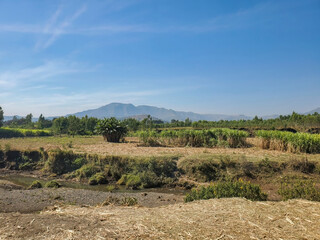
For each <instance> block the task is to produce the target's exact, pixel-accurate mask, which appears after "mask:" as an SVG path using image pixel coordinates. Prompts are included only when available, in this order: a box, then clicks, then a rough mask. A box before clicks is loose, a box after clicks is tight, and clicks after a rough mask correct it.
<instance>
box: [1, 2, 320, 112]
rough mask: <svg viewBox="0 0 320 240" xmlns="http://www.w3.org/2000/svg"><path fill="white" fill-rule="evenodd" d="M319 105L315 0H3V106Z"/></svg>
mask: <svg viewBox="0 0 320 240" xmlns="http://www.w3.org/2000/svg"><path fill="white" fill-rule="evenodd" d="M111 102H123V103H133V104H135V105H153V106H159V107H166V108H172V109H175V110H182V111H194V112H198V113H222V114H232V115H236V114H246V115H269V114H277V113H278V114H287V113H291V112H292V111H293V110H295V111H298V112H306V111H309V110H311V109H314V108H317V107H320V1H319V0H270V1H268V0H266V1H258V0H241V1H238V0H233V1H231V0H223V1H222V0H219V1H217V0H105V1H104V0H90V1H89V0H88V1H80V0H77V1H75V0H68V1H66V0H65V1H58V0H57V1H52V0H33V1H32V0H30V1H24V0H20V1H19V0H16V1H12V0H0V106H2V107H3V108H4V111H5V115H26V114H28V113H30V112H32V113H33V114H34V115H35V116H38V115H39V114H40V113H43V114H45V116H55V115H64V114H68V113H74V112H77V111H82V110H87V109H91V108H96V107H99V106H102V105H105V104H108V103H111Z"/></svg>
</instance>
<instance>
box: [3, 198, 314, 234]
mask: <svg viewBox="0 0 320 240" xmlns="http://www.w3.org/2000/svg"><path fill="white" fill-rule="evenodd" d="M0 223H1V225H0V239H320V227H319V226H320V203H315V202H309V201H304V200H291V201H287V202H251V201H248V200H245V199H239V198H233V199H212V200H206V201H197V202H192V203H187V204H175V205H170V206H166V207H157V208H145V207H121V206H107V207H75V206H67V207H56V208H53V209H51V210H48V211H43V212H41V213H40V214H18V213H15V214H13V213H11V214H9V213H6V214H1V215H0Z"/></svg>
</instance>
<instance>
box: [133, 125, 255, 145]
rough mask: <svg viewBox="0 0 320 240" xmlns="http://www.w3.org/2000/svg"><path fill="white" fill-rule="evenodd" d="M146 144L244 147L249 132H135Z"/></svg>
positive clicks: (222, 129)
mask: <svg viewBox="0 0 320 240" xmlns="http://www.w3.org/2000/svg"><path fill="white" fill-rule="evenodd" d="M137 135H138V136H139V137H140V139H141V141H142V142H143V144H144V145H147V146H160V145H163V146H190V147H215V146H226V147H232V148H236V147H245V146H247V143H246V138H247V137H248V136H249V134H248V133H247V132H245V131H239V130H231V129H224V128H221V129H220V128H217V129H210V130H164V131H161V132H157V131H140V132H138V133H137Z"/></svg>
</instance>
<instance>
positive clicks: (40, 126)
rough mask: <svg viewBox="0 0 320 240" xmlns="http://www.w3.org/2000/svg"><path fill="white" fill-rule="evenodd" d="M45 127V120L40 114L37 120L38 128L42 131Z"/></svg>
mask: <svg viewBox="0 0 320 240" xmlns="http://www.w3.org/2000/svg"><path fill="white" fill-rule="evenodd" d="M44 125H45V118H44V116H43V115H42V114H40V116H39V119H38V128H39V129H43V128H44Z"/></svg>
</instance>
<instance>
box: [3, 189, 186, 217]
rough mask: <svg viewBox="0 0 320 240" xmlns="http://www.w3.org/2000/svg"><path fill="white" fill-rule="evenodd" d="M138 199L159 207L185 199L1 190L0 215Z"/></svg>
mask: <svg viewBox="0 0 320 240" xmlns="http://www.w3.org/2000/svg"><path fill="white" fill-rule="evenodd" d="M109 197H113V198H118V199H120V200H121V199H123V198H125V197H132V198H136V199H137V201H138V204H139V205H140V206H145V207H156V206H163V205H169V204H174V203H177V202H179V203H181V202H183V195H180V194H179V195H178V194H166V193H157V192H133V193H122V192H114V193H110V192H101V191H91V190H85V189H71V188H59V189H48V188H41V189H32V190H21V189H20V190H8V189H1V188H0V212H21V213H28V212H35V211H41V210H43V209H44V208H46V207H48V206H53V205H55V204H67V205H78V206H83V205H88V206H96V205H99V204H101V203H103V202H104V201H105V200H106V199H107V198H109Z"/></svg>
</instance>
